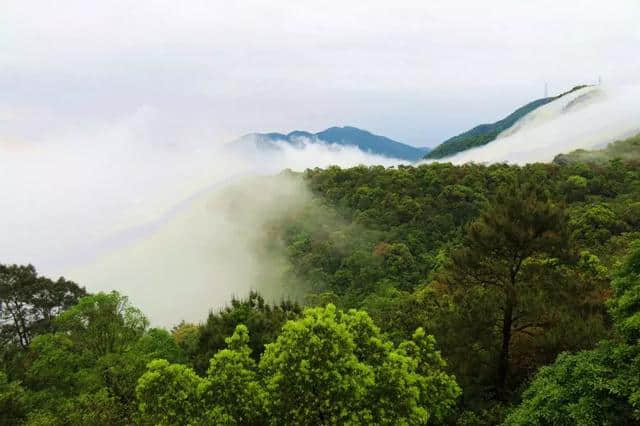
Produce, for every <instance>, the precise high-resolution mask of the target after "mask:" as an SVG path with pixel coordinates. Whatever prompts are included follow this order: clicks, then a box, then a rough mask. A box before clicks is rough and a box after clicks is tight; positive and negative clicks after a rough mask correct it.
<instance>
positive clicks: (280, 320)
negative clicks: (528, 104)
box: [0, 137, 640, 425]
mask: <svg viewBox="0 0 640 426" xmlns="http://www.w3.org/2000/svg"><path fill="white" fill-rule="evenodd" d="M638 146H640V144H638V143H637V137H636V138H635V139H634V138H632V139H629V140H627V141H622V142H618V143H616V144H615V145H613V148H610V149H609V151H607V152H609V154H611V156H613V157H614V158H610V159H607V160H606V161H604V160H599V161H589V162H580V161H574V160H573V159H571V160H567V161H557V162H556V163H554V164H533V165H528V166H525V167H518V166H509V165H504V164H497V165H492V166H482V165H475V164H467V165H464V166H453V165H450V164H437V163H436V164H430V165H422V166H418V167H405V166H399V167H397V168H384V167H354V168H350V169H340V168H337V167H330V168H328V169H325V170H321V169H314V170H308V171H306V172H305V173H304V174H301V175H297V176H296V175H294V178H298V179H303V180H304V181H305V182H306V184H307V186H308V188H309V189H310V192H311V196H310V197H308V201H306V202H305V205H304V206H303V207H302V208H300V209H295V211H291V212H289V213H288V214H287V216H286V219H278V220H274V221H272V222H270V223H269V228H268V229H266V232H267V233H268V235H269V236H270V238H268V239H267V242H266V244H267V245H268V247H265V250H282V249H283V248H284V250H285V255H286V258H287V262H288V269H286V271H285V273H284V276H283V277H282V282H283V289H285V290H290V294H294V295H298V294H304V295H305V297H304V298H303V299H301V300H299V301H298V302H294V301H287V300H284V301H281V302H278V303H269V302H267V301H265V300H264V299H263V298H262V297H261V296H260V295H259V294H257V293H250V294H249V295H248V296H247V297H246V298H240V299H233V300H232V301H230V304H229V305H228V306H227V307H225V308H223V309H221V310H219V311H215V312H213V311H212V312H211V313H210V315H209V316H208V318H206V319H203V320H204V322H203V323H201V324H197V323H195V324H191V323H181V324H178V325H176V326H175V327H174V328H173V329H172V330H171V332H168V331H166V330H163V329H153V328H149V324H148V321H147V319H146V318H145V316H144V315H143V314H142V312H140V311H139V310H138V309H137V308H135V307H134V306H132V305H131V304H130V303H129V301H128V300H127V298H126V297H125V296H123V295H121V294H119V293H116V292H112V293H98V294H93V295H87V294H86V292H85V291H84V289H82V288H80V287H78V286H77V285H76V284H74V283H72V282H69V281H66V280H64V279H59V280H57V281H52V280H49V279H46V278H43V277H40V276H38V275H37V273H36V271H35V269H34V268H33V267H31V266H15V265H14V266H1V265H0V321H1V322H0V327H1V328H0V331H1V334H0V336H1V337H2V339H3V340H2V343H3V344H2V347H1V350H0V352H1V355H2V357H1V358H0V359H1V364H0V424H10V425H16V424H26V425H86V424H88V425H116V424H117V425H120V424H165V425H173V424H245V425H260V424H275V425H279V424H404V425H414V424H458V425H478V424H501V423H504V424H508V425H551V424H554V425H555V424H560V425H565V424H566V425H572V424H584V425H600V424H608V425H618V424H620V425H624V424H637V423H638V422H640V340H639V339H640V242H639V241H640V167H639V166H640V164H638V163H637V162H635V160H634V158H636V157H635V154H636V153H638V149H637V147H638ZM616 153H618V154H619V153H625V154H629V153H631V156H630V158H631V159H630V160H628V159H620V158H615V155H616ZM599 158H600V157H599ZM436 341H437V346H436Z"/></svg>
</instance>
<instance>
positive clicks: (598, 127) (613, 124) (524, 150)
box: [443, 86, 640, 164]
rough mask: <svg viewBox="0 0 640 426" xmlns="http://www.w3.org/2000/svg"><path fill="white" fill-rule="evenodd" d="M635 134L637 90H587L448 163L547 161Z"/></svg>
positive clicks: (639, 110) (638, 129) (639, 104)
mask: <svg viewBox="0 0 640 426" xmlns="http://www.w3.org/2000/svg"><path fill="white" fill-rule="evenodd" d="M637 133H640V87H637V86H634V87H618V88H612V87H603V86H593V87H587V88H584V89H581V90H578V91H576V92H573V93H571V94H569V95H566V96H563V97H561V98H560V99H558V100H556V101H553V102H550V103H548V104H546V105H544V106H542V107H541V108H538V109H536V110H535V111H533V112H532V113H531V114H528V115H526V116H525V117H523V118H522V119H521V120H520V121H519V122H517V123H516V124H515V125H514V126H513V127H512V128H511V129H507V130H506V131H504V132H503V133H501V134H500V135H499V136H498V138H497V139H496V140H495V141H493V142H490V143H489V144H487V145H484V146H482V147H479V148H475V149H471V150H468V151H464V152H461V153H459V154H456V155H454V156H451V157H448V158H446V159H443V161H451V162H452V163H454V164H462V163H467V162H470V161H474V162H477V163H498V162H507V163H514V164H526V163H534V162H548V161H551V160H553V158H554V157H555V156H556V155H558V154H561V153H567V152H571V151H573V150H575V149H578V148H583V149H590V148H600V147H603V146H605V145H606V144H608V143H610V142H613V141H615V140H618V139H623V138H626V137H629V136H632V135H635V134H637Z"/></svg>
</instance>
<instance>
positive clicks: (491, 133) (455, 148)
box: [425, 85, 586, 159]
mask: <svg viewBox="0 0 640 426" xmlns="http://www.w3.org/2000/svg"><path fill="white" fill-rule="evenodd" d="M584 87H586V86H584V85H583V86H576V87H574V88H573V89H571V90H569V91H568V92H564V93H562V94H560V95H558V96H552V97H548V98H541V99H537V100H535V101H533V102H530V103H528V104H526V105H524V106H522V107H520V108H518V109H517V110H515V111H514V112H512V113H511V114H509V115H508V116H506V117H505V118H503V119H502V120H499V121H496V122H495V123H490V124H481V125H479V126H476V127H474V128H473V129H471V130H467V131H466V132H464V133H461V134H459V135H457V136H454V137H452V138H450V139H447V140H446V141H444V142H442V143H441V144H440V145H438V146H437V147H435V148H434V149H433V150H432V151H430V152H429V153H428V154H427V155H426V156H425V158H428V159H440V158H444V157H449V156H451V155H454V154H457V153H459V152H462V151H466V150H467V149H470V148H475V147H478V146H482V145H486V144H488V143H489V142H491V141H493V140H495V139H496V138H497V137H498V135H499V134H500V133H501V132H503V131H504V130H507V129H508V128H510V127H511V126H513V125H514V124H515V123H516V122H517V121H518V120H520V119H521V118H522V117H524V116H525V115H527V114H529V113H530V112H532V111H534V110H535V109H537V108H540V107H541V106H543V105H546V104H548V103H549V102H551V101H554V100H556V99H558V98H560V97H562V96H564V95H566V94H569V93H571V92H573V91H576V90H578V89H582V88H584Z"/></svg>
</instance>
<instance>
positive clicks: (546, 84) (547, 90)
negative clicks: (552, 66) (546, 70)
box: [544, 81, 549, 98]
mask: <svg viewBox="0 0 640 426" xmlns="http://www.w3.org/2000/svg"><path fill="white" fill-rule="evenodd" d="M544 97H545V98H548V97H549V84H548V83H547V82H546V81H545V82H544Z"/></svg>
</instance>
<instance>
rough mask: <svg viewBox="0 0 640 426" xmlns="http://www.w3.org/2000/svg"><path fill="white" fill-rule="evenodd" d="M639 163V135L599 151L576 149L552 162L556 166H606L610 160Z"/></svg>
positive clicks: (611, 144) (613, 143)
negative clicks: (585, 164) (581, 164)
mask: <svg viewBox="0 0 640 426" xmlns="http://www.w3.org/2000/svg"><path fill="white" fill-rule="evenodd" d="M615 159H622V160H634V161H640V134H637V135H635V136H633V137H630V138H627V139H623V140H619V141H615V142H612V143H610V144H609V145H607V146H606V147H605V148H603V149H599V150H589V151H587V150H585V149H577V150H575V151H572V152H570V153H568V154H560V155H557V156H556V157H555V158H554V159H553V162H554V163H556V164H560V165H563V164H573V163H593V164H606V163H608V162H609V161H611V160H615Z"/></svg>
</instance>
